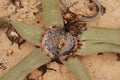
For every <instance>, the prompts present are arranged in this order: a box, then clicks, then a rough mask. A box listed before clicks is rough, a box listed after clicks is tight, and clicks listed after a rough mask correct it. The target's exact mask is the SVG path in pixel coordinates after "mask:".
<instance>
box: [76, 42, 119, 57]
mask: <svg viewBox="0 0 120 80" xmlns="http://www.w3.org/2000/svg"><path fill="white" fill-rule="evenodd" d="M99 52H116V53H120V45H116V44H113V43H104V42H96V41H85V42H84V43H83V46H81V49H78V50H77V53H76V54H78V55H90V54H95V53H99Z"/></svg>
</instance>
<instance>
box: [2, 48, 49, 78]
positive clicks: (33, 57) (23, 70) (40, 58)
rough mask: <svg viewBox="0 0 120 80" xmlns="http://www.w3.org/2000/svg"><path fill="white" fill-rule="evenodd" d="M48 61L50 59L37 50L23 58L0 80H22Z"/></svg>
mask: <svg viewBox="0 0 120 80" xmlns="http://www.w3.org/2000/svg"><path fill="white" fill-rule="evenodd" d="M49 61H50V59H49V58H48V57H46V55H44V54H43V53H42V52H41V50H40V49H37V50H35V51H33V52H32V53H30V54H29V55H28V56H27V57H25V58H24V59H23V60H22V61H21V62H20V63H18V64H17V65H16V66H15V67H14V68H13V69H11V70H10V71H9V72H8V73H7V74H5V75H4V76H2V77H1V78H0V80H23V79H24V78H25V76H26V75H27V74H28V73H29V72H31V71H32V70H34V69H36V68H38V67H39V66H41V65H43V64H46V63H48V62H49Z"/></svg>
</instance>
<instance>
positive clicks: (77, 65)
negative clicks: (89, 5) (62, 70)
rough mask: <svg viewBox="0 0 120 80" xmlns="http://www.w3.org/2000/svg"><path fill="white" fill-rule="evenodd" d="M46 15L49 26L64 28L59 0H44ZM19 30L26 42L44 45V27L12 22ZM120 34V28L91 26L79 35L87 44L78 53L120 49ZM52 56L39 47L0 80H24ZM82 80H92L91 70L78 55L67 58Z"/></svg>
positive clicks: (71, 68) (83, 42) (68, 63)
mask: <svg viewBox="0 0 120 80" xmlns="http://www.w3.org/2000/svg"><path fill="white" fill-rule="evenodd" d="M42 9H43V18H44V24H45V28H46V29H51V28H52V27H53V26H59V27H60V28H63V27H64V24H63V19H62V15H61V11H60V8H59V0H42ZM6 22H7V21H6V20H3V19H1V20H0V26H2V24H4V23H6ZM10 23H11V24H12V25H13V27H14V28H15V29H16V30H17V32H18V33H19V34H20V35H21V36H22V38H24V39H25V40H26V41H28V42H30V43H31V44H33V45H36V46H40V44H41V39H42V37H43V34H44V32H45V31H46V29H41V28H38V27H36V26H33V25H31V24H27V23H23V22H19V21H12V22H10ZM118 34H120V30H119V29H103V28H90V27H89V28H88V29H87V30H86V31H82V34H80V35H79V36H78V39H79V40H80V43H82V44H83V45H82V46H81V49H78V50H77V52H76V53H75V54H77V55H80V56H82V55H90V54H93V53H99V52H116V53H119V52H120V38H119V37H118V36H117V35H118ZM50 60H51V59H50V58H49V57H47V56H46V55H45V54H44V52H43V51H42V50H41V48H40V49H36V50H35V51H33V52H31V53H30V54H29V55H28V56H27V57H25V58H24V59H23V60H22V61H21V62H20V63H18V64H17V65H16V66H15V67H14V68H13V69H11V70H10V71H9V72H8V73H7V74H5V75H4V76H3V77H1V78H0V80H23V79H24V77H25V76H26V75H27V74H28V73H30V72H31V71H32V70H34V69H36V68H38V67H39V66H42V65H44V64H46V63H48V62H50ZM62 63H63V64H64V65H66V66H67V67H68V68H69V69H70V70H71V71H72V72H73V73H74V74H75V75H76V77H77V78H78V79H79V80H90V77H89V76H88V74H87V71H86V70H85V69H84V67H83V65H82V64H81V62H80V60H79V59H78V58H77V57H75V58H73V57H71V58H69V59H68V60H66V61H62Z"/></svg>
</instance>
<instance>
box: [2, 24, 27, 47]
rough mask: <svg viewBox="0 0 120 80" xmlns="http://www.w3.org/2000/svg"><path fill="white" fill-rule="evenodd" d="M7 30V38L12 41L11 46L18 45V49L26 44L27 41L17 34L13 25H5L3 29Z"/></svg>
mask: <svg viewBox="0 0 120 80" xmlns="http://www.w3.org/2000/svg"><path fill="white" fill-rule="evenodd" d="M1 29H3V30H5V33H6V36H7V38H8V39H9V40H10V41H11V45H13V44H14V43H16V44H18V48H19V49H20V46H21V45H22V44H23V43H24V42H25V40H24V39H23V38H22V37H21V36H20V35H19V34H18V33H17V31H16V30H15V28H14V27H13V26H12V25H11V24H5V25H3V27H2V28H1Z"/></svg>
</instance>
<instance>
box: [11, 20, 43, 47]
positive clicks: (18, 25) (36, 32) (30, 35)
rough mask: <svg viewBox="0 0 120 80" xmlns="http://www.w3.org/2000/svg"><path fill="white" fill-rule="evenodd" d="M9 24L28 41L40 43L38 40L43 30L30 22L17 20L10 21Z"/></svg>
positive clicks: (35, 43)
mask: <svg viewBox="0 0 120 80" xmlns="http://www.w3.org/2000/svg"><path fill="white" fill-rule="evenodd" d="M11 24H12V25H13V27H15V29H16V30H17V32H18V33H19V34H20V35H21V36H22V37H23V38H24V39H25V40H27V41H28V42H30V43H32V44H34V45H37V46H39V45H40V40H41V37H42V34H43V32H44V30H42V29H40V28H38V27H35V26H33V25H31V24H27V23H23V22H19V21H12V22H11Z"/></svg>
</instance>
